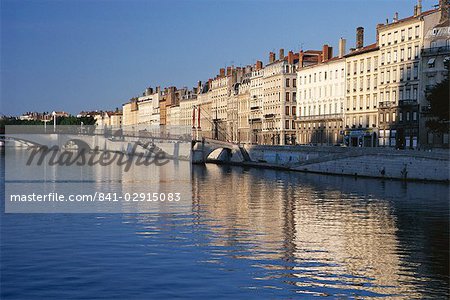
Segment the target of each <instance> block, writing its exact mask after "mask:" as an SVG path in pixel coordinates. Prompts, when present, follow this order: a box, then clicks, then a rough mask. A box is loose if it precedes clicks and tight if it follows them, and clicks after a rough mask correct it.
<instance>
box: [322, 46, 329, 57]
mask: <svg viewBox="0 0 450 300" xmlns="http://www.w3.org/2000/svg"><path fill="white" fill-rule="evenodd" d="M329 49H330V46H328V45H323V48H322V61H327V60H329V59H330V57H329V53H330V51H329Z"/></svg>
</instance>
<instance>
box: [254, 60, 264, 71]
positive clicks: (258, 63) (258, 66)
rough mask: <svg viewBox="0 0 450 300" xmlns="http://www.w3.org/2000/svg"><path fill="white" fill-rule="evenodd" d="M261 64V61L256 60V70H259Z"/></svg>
mask: <svg viewBox="0 0 450 300" xmlns="http://www.w3.org/2000/svg"><path fill="white" fill-rule="evenodd" d="M262 66H263V64H262V61H260V60H257V61H256V71H259V70H261V69H262Z"/></svg>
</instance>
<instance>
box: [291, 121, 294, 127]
mask: <svg viewBox="0 0 450 300" xmlns="http://www.w3.org/2000/svg"><path fill="white" fill-rule="evenodd" d="M291 128H292V129H295V121H294V120H292V127H291Z"/></svg>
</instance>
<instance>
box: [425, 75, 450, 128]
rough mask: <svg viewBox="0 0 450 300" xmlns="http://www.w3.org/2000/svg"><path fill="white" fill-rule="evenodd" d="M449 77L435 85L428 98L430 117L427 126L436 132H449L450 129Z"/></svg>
mask: <svg viewBox="0 0 450 300" xmlns="http://www.w3.org/2000/svg"><path fill="white" fill-rule="evenodd" d="M449 89H450V86H449V77H448V76H447V77H446V78H445V79H444V80H443V81H442V82H440V83H439V84H437V85H436V86H434V88H433V89H432V90H431V93H430V94H429V95H428V97H427V100H428V101H429V103H430V119H429V120H428V121H427V122H426V126H427V127H428V128H429V129H431V130H432V131H433V132H436V133H449V131H450V120H449V119H450V116H449V114H450V109H449V106H450V95H449Z"/></svg>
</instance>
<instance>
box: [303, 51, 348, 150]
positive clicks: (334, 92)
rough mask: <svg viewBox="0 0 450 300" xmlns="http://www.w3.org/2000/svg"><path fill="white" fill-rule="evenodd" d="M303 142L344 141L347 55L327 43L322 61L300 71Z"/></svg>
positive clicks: (331, 143) (328, 142) (322, 143)
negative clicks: (336, 51)
mask: <svg viewBox="0 0 450 300" xmlns="http://www.w3.org/2000/svg"><path fill="white" fill-rule="evenodd" d="M297 82H298V88H297V91H298V92H297V94H298V107H297V115H298V118H297V124H298V130H297V139H298V143H299V144H311V143H312V144H318V145H333V144H337V143H342V140H343V135H342V130H343V105H344V97H345V92H344V84H345V58H344V57H343V53H340V54H339V56H337V57H333V50H332V47H329V46H328V45H324V47H323V50H322V54H321V55H320V56H319V62H318V63H317V64H313V65H307V66H304V67H301V68H300V69H299V70H298V72H297Z"/></svg>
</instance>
